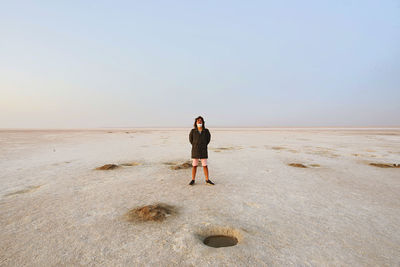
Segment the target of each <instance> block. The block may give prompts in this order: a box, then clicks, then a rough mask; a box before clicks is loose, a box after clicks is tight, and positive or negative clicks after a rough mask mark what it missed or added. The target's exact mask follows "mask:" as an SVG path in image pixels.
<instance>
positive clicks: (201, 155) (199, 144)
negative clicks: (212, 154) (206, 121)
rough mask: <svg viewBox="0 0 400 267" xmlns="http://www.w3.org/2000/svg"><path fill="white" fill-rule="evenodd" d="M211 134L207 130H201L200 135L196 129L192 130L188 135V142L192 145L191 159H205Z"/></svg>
mask: <svg viewBox="0 0 400 267" xmlns="http://www.w3.org/2000/svg"><path fill="white" fill-rule="evenodd" d="M210 140H211V134H210V131H209V130H208V129H207V128H203V130H202V131H201V134H200V133H199V131H198V130H197V128H193V129H192V130H191V131H190V134H189V141H190V143H191V144H192V158H193V159H207V158H208V151H207V145H208V143H210Z"/></svg>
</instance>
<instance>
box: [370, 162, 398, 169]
mask: <svg viewBox="0 0 400 267" xmlns="http://www.w3.org/2000/svg"><path fill="white" fill-rule="evenodd" d="M369 165H371V166H374V167H379V168H400V164H394V163H374V162H372V163H370V164H369Z"/></svg>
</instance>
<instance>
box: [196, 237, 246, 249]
mask: <svg viewBox="0 0 400 267" xmlns="http://www.w3.org/2000/svg"><path fill="white" fill-rule="evenodd" d="M203 243H204V244H205V245H207V246H209V247H213V248H220V247H231V246H234V245H236V244H237V243H238V240H237V238H236V237H232V236H226V235H212V236H208V237H206V239H204V241H203Z"/></svg>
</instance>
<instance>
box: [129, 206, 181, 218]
mask: <svg viewBox="0 0 400 267" xmlns="http://www.w3.org/2000/svg"><path fill="white" fill-rule="evenodd" d="M175 213H176V209H175V207H173V206H171V205H167V204H163V203H158V204H154V205H146V206H142V207H138V208H134V209H131V210H130V211H128V212H127V213H126V214H125V216H126V217H127V219H128V221H130V222H135V221H156V222H162V221H164V220H165V219H166V218H167V217H168V216H171V215H173V214H175Z"/></svg>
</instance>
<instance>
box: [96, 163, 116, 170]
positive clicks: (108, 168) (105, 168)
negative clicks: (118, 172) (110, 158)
mask: <svg viewBox="0 0 400 267" xmlns="http://www.w3.org/2000/svg"><path fill="white" fill-rule="evenodd" d="M118 167H119V166H118V165H117V164H106V165H103V166H101V167H97V168H96V170H113V169H116V168H118Z"/></svg>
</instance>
